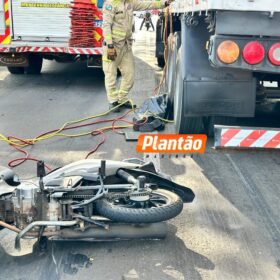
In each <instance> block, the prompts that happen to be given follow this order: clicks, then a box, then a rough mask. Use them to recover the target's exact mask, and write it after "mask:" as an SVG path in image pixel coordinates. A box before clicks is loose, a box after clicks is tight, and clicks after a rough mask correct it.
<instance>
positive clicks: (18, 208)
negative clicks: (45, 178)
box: [12, 183, 39, 229]
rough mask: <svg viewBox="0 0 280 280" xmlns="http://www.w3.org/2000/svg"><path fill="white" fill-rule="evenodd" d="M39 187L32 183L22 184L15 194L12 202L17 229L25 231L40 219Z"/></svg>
mask: <svg viewBox="0 0 280 280" xmlns="http://www.w3.org/2000/svg"><path fill="white" fill-rule="evenodd" d="M38 190H39V189H38V187H37V186H35V185H33V184H30V183H22V184H20V185H19V186H18V187H17V189H16V190H15V192H14V195H13V198H12V202H13V205H14V217H15V221H14V222H15V225H16V227H18V228H20V229H23V228H24V227H26V226H27V225H28V224H30V223H32V222H33V221H35V220H36V219H37V217H38V211H37V209H36V199H37V193H38Z"/></svg>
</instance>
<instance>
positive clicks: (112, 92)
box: [108, 90, 119, 99]
mask: <svg viewBox="0 0 280 280" xmlns="http://www.w3.org/2000/svg"><path fill="white" fill-rule="evenodd" d="M118 93H119V91H118V90H112V91H111V90H110V91H109V93H108V95H109V96H110V97H112V98H116V99H117V97H118Z"/></svg>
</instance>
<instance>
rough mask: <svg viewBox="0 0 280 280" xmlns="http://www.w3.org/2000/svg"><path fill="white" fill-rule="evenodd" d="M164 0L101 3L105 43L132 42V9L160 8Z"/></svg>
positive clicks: (117, 0) (121, 43)
mask: <svg viewBox="0 0 280 280" xmlns="http://www.w3.org/2000/svg"><path fill="white" fill-rule="evenodd" d="M165 2H166V0H161V1H141V0H106V1H105V2H104V5H103V36H104V40H105V42H106V44H113V43H114V45H118V46H120V47H121V46H122V45H123V44H124V43H125V42H127V43H129V44H131V42H132V25H133V11H143V10H151V9H162V8H164V6H165Z"/></svg>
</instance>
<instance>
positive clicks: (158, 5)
mask: <svg viewBox="0 0 280 280" xmlns="http://www.w3.org/2000/svg"><path fill="white" fill-rule="evenodd" d="M156 6H157V8H158V9H161V8H162V7H163V5H162V3H161V1H158V2H156Z"/></svg>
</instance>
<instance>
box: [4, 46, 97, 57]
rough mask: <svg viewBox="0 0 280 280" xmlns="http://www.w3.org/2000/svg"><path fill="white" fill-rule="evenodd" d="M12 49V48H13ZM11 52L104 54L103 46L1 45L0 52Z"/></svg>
mask: <svg viewBox="0 0 280 280" xmlns="http://www.w3.org/2000/svg"><path fill="white" fill-rule="evenodd" d="M11 49H12V50H11ZM9 52H18V53H23V52H38V53H69V54H85V55H102V48H71V47H42V46H40V47H35V46H30V47H29V46H23V47H12V46H10V47H1V46H0V53H9Z"/></svg>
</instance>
